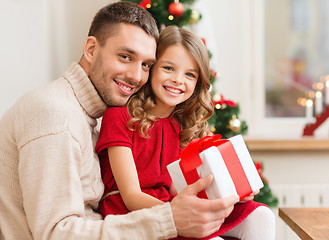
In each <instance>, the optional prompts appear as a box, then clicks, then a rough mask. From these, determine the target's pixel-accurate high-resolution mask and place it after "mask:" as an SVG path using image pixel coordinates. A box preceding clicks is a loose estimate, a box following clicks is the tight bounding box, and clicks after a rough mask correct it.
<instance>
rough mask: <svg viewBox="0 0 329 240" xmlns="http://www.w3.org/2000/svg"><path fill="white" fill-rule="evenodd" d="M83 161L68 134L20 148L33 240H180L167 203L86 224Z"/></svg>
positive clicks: (22, 175) (30, 143)
mask: <svg viewBox="0 0 329 240" xmlns="http://www.w3.org/2000/svg"><path fill="white" fill-rule="evenodd" d="M40 146H47V147H40ZM79 158H81V153H80V149H79V145H78V144H77V142H75V140H74V139H73V138H72V137H71V135H70V134H69V132H66V131H63V132H59V133H57V134H53V135H47V136H43V137H40V138H38V139H35V140H33V141H31V142H29V143H27V144H25V145H24V146H23V147H22V149H21V151H20V161H19V162H20V163H19V176H20V184H21V186H24V187H23V188H22V191H23V192H22V194H23V201H24V209H25V212H26V216H27V221H28V223H29V226H30V229H31V231H32V234H33V237H34V239H36V240H38V239H56V240H57V239H77V240H83V239H164V238H168V237H174V236H175V235H176V233H175V231H173V229H175V228H174V226H173V221H172V213H171V210H170V205H169V203H167V204H164V205H161V206H158V207H154V208H152V209H145V210H141V211H136V212H134V213H131V214H128V215H123V216H108V217H107V218H106V219H105V220H104V221H103V220H100V219H99V220H95V219H90V218H89V219H88V216H86V214H88V212H87V211H86V209H87V208H88V206H85V204H84V202H83V191H82V184H81V180H80V176H79V171H78V167H79V166H78V165H77V164H76V163H77V162H79V161H77V159H79ZM41 159H42V160H41Z"/></svg>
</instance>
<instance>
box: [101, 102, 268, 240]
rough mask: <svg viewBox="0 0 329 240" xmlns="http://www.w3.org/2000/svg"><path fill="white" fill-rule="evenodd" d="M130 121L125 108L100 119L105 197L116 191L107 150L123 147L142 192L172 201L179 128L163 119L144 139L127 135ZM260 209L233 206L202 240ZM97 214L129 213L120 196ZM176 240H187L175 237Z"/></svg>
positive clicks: (111, 110) (114, 109) (113, 197)
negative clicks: (169, 167)
mask: <svg viewBox="0 0 329 240" xmlns="http://www.w3.org/2000/svg"><path fill="white" fill-rule="evenodd" d="M129 119H130V116H129V114H128V112H127V108H126V107H111V108H109V109H107V110H106V112H105V113H104V116H103V120H102V126H101V131H100V136H99V140H98V143H97V145H96V151H97V152H98V154H99V159H100V166H101V173H102V179H103V182H104V185H105V191H104V195H106V194H107V193H110V192H113V191H117V190H118V187H117V185H116V183H115V180H114V177H113V174H112V171H111V167H110V163H109V160H108V156H107V148H108V147H110V146H125V147H129V148H131V150H132V153H133V157H134V160H135V164H136V168H137V172H138V178H139V182H140V186H141V190H142V191H143V192H145V193H147V194H149V195H152V196H153V197H156V198H158V199H160V200H162V201H164V202H167V201H169V200H170V199H171V196H170V194H169V186H170V183H171V178H170V176H169V173H168V171H167V168H166V166H167V165H168V164H169V163H171V162H173V161H175V160H176V159H177V156H178V154H179V126H178V124H177V122H176V121H175V120H174V119H172V118H162V119H159V120H158V121H156V122H154V124H153V126H152V127H151V128H150V129H149V132H148V134H149V136H150V137H149V138H143V137H141V136H140V134H139V132H138V131H130V130H129V129H128V128H127V123H128V121H129ZM262 205H264V204H261V203H257V202H254V201H248V202H246V203H243V204H240V203H238V204H236V205H235V206H234V210H233V211H232V213H231V214H230V215H229V216H228V217H227V218H226V219H225V222H224V223H223V224H222V226H221V228H220V229H219V230H218V231H217V232H216V233H214V234H212V235H210V236H208V237H206V238H204V239H211V238H213V237H215V236H220V235H221V234H223V233H225V232H227V231H228V230H230V229H231V228H233V227H235V226H236V225H238V224H239V223H240V222H242V221H243V220H244V219H245V218H246V217H247V216H248V215H249V214H250V213H251V212H252V211H254V210H255V209H256V208H257V207H259V206H262ZM99 210H100V213H101V214H102V215H103V217H105V216H106V215H108V214H126V213H128V212H129V210H128V209H127V208H126V206H125V204H124V202H123V200H122V198H121V196H120V194H113V195H109V196H107V197H106V198H105V199H104V200H102V201H101V202H100V204H99ZM176 239H186V238H184V237H177V238H176Z"/></svg>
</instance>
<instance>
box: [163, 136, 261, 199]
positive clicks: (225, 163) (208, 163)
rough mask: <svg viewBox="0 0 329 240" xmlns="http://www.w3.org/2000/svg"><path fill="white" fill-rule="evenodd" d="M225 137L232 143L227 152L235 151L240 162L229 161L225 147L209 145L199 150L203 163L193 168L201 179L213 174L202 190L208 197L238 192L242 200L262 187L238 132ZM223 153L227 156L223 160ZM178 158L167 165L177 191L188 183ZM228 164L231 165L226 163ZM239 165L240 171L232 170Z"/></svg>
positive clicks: (223, 196) (220, 196) (222, 196)
mask: <svg viewBox="0 0 329 240" xmlns="http://www.w3.org/2000/svg"><path fill="white" fill-rule="evenodd" d="M228 140H229V142H230V143H231V145H230V146H233V149H231V150H230V151H234V152H235V153H236V155H235V156H237V161H238V162H240V164H239V163H238V164H236V163H237V162H234V163H232V162H231V163H230V161H231V160H232V158H231V157H227V154H223V151H224V150H222V152H221V147H220V146H218V147H215V146H211V147H209V148H207V149H205V150H204V151H202V152H200V153H199V156H200V158H201V161H202V164H201V165H200V166H198V167H197V168H196V171H197V173H198V175H199V177H200V178H203V177H206V176H208V175H209V174H212V175H213V177H214V180H213V182H212V183H211V185H210V186H209V187H208V188H207V189H206V190H205V192H206V195H207V198H208V199H217V198H225V197H228V196H231V195H239V196H240V199H242V198H244V197H245V196H248V195H250V194H251V193H252V192H255V191H257V190H259V189H261V188H262V187H263V186H264V185H263V182H262V180H261V178H260V176H259V174H258V171H257V169H256V167H255V165H254V162H253V161H252V159H251V156H250V154H249V151H248V149H247V147H246V145H245V143H244V141H243V138H242V136H241V135H237V136H234V137H232V138H230V139H228ZM224 141H226V143H223V145H224V144H227V142H228V141H227V140H224ZM225 149H227V147H225ZM225 151H227V150H225ZM223 155H224V156H226V158H225V159H224V157H223ZM233 155H234V154H233ZM180 161H181V159H179V160H177V161H175V162H173V163H171V164H169V165H168V166H167V168H168V171H169V174H170V176H171V179H172V181H173V183H174V185H175V187H176V189H177V191H178V193H179V192H181V191H182V190H183V189H184V188H185V187H186V186H187V183H186V180H185V177H184V174H183V172H182V170H181V167H180V164H179V162H180ZM230 164H231V166H229V165H230ZM232 164H233V165H232ZM233 168H234V169H233ZM238 168H240V169H241V170H240V172H239V171H237V173H234V171H235V170H236V169H238ZM242 170H243V171H242ZM232 172H233V173H232ZM241 172H242V174H241ZM243 172H244V174H243ZM239 181H240V183H239V184H238V185H241V183H242V185H243V186H236V184H237V182H239ZM246 185H247V187H246ZM238 188H239V189H238ZM237 189H238V190H237ZM238 193H239V194H238Z"/></svg>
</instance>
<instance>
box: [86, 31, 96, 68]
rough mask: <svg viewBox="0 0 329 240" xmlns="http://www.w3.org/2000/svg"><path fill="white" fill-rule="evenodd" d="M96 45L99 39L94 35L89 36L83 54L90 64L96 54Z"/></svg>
mask: <svg viewBox="0 0 329 240" xmlns="http://www.w3.org/2000/svg"><path fill="white" fill-rule="evenodd" d="M96 46H97V39H96V38H95V37H94V36H89V37H88V38H87V39H86V41H85V44H84V45H83V56H84V57H85V59H86V60H87V61H88V62H89V64H91V62H92V61H93V58H94V56H95V51H96Z"/></svg>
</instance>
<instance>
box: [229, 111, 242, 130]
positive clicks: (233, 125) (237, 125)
mask: <svg viewBox="0 0 329 240" xmlns="http://www.w3.org/2000/svg"><path fill="white" fill-rule="evenodd" d="M228 123H229V125H228V126H227V128H229V129H231V130H232V132H234V133H236V132H239V131H240V130H241V121H240V120H239V119H237V118H236V115H233V116H232V119H231V120H230V121H229V122H228Z"/></svg>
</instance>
